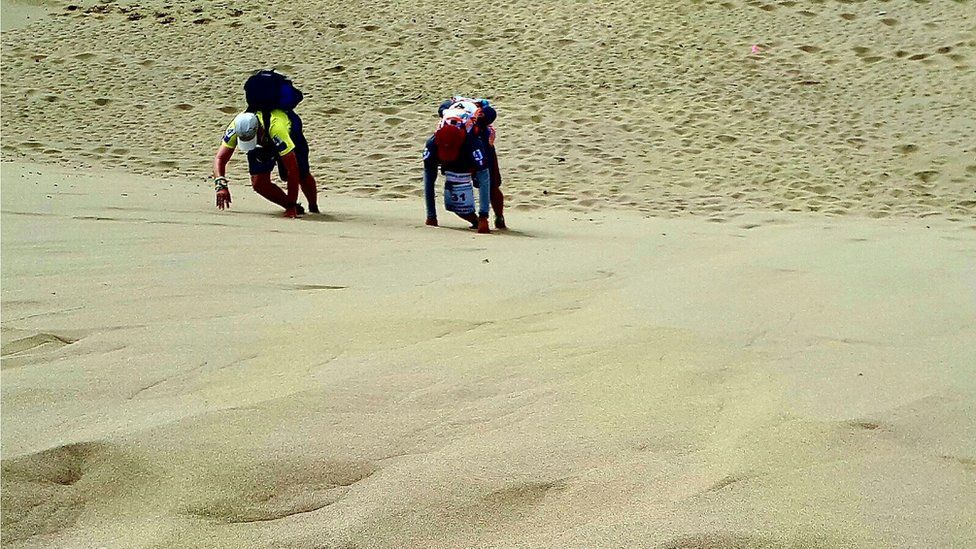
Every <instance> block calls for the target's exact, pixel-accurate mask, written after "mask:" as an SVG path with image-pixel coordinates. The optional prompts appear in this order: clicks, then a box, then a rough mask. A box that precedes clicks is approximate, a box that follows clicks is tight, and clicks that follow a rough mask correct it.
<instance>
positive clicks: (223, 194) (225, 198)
mask: <svg viewBox="0 0 976 549" xmlns="http://www.w3.org/2000/svg"><path fill="white" fill-rule="evenodd" d="M224 208H230V189H227V188H223V189H220V190H219V191H217V209H219V210H223V209H224Z"/></svg>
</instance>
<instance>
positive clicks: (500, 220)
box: [495, 215, 508, 229]
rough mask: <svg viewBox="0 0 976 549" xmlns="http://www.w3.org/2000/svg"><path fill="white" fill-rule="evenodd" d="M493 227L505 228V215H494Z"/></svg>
mask: <svg viewBox="0 0 976 549" xmlns="http://www.w3.org/2000/svg"><path fill="white" fill-rule="evenodd" d="M495 228H496V229H507V228H508V226H507V225H505V216H503V215H496V216H495Z"/></svg>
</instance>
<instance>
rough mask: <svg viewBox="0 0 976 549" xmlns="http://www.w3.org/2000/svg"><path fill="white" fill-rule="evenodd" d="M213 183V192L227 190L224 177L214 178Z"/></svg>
mask: <svg viewBox="0 0 976 549" xmlns="http://www.w3.org/2000/svg"><path fill="white" fill-rule="evenodd" d="M213 182H214V192H220V191H223V190H225V189H226V188H227V178H226V177H215V178H214V180H213Z"/></svg>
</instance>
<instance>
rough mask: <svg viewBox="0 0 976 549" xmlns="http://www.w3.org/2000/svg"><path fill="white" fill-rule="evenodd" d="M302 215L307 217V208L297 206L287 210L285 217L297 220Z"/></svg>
mask: <svg viewBox="0 0 976 549" xmlns="http://www.w3.org/2000/svg"><path fill="white" fill-rule="evenodd" d="M300 215H305V208H303V207H302V205H301V204H295V205H294V206H293V207H291V208H285V217H287V218H290V219H295V218H296V217H298V216H300Z"/></svg>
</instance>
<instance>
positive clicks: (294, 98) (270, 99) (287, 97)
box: [244, 70, 303, 115]
mask: <svg viewBox="0 0 976 549" xmlns="http://www.w3.org/2000/svg"><path fill="white" fill-rule="evenodd" d="M244 98H245V99H246V100H247V110H248V111H249V112H257V111H261V112H263V113H265V115H268V114H270V112H271V111H272V110H274V109H281V110H283V111H290V110H293V109H294V108H295V107H297V106H298V104H299V103H301V102H302V99H303V96H302V92H301V91H299V90H298V88H296V87H295V84H293V83H292V81H291V80H289V79H288V77H287V76H285V75H283V74H281V73H280V72H275V71H274V70H270V71H258V72H256V73H254V74H252V75H251V76H249V77H248V79H247V81H246V82H244Z"/></svg>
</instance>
